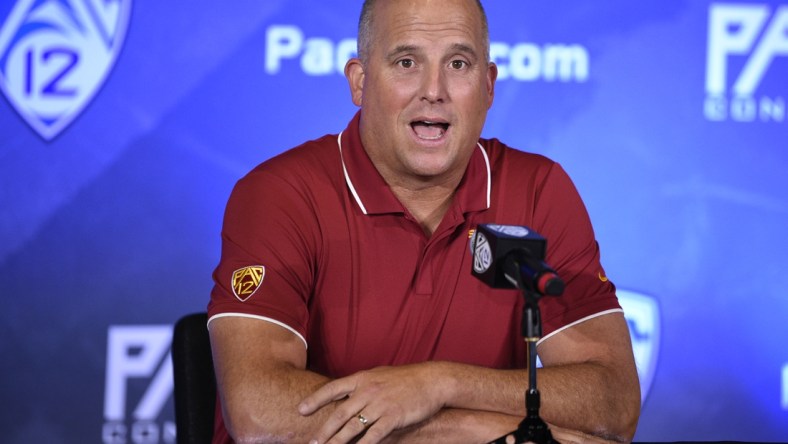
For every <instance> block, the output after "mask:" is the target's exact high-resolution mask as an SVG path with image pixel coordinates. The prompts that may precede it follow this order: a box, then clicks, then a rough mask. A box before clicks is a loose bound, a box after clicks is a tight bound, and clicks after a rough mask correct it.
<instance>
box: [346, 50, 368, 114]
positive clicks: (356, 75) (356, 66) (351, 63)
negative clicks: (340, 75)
mask: <svg viewBox="0 0 788 444" xmlns="http://www.w3.org/2000/svg"><path fill="white" fill-rule="evenodd" d="M345 77H346V78H347V82H348V85H350V96H351V97H352V98H353V103H354V104H355V105H356V106H361V99H362V98H363V97H364V64H363V63H361V60H359V59H358V58H352V59H350V60H348V61H347V63H346V64H345Z"/></svg>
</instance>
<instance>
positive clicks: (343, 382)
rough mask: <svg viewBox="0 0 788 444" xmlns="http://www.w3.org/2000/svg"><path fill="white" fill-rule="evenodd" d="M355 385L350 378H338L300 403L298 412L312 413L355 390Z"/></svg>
mask: <svg viewBox="0 0 788 444" xmlns="http://www.w3.org/2000/svg"><path fill="white" fill-rule="evenodd" d="M354 387H355V385H354V384H353V383H352V382H350V381H349V380H348V378H342V379H336V380H334V381H331V382H329V383H328V384H326V385H324V386H323V387H320V388H319V389H317V390H315V392H314V393H312V394H311V395H309V396H307V397H306V398H304V399H303V400H302V401H301V403H300V404H298V413H300V414H302V415H311V414H312V413H314V412H316V411H317V410H318V409H320V408H321V407H323V406H325V405H326V404H328V403H330V402H333V401H339V400H340V399H343V398H345V397H347V396H348V395H349V394H350V393H352V392H353V389H354Z"/></svg>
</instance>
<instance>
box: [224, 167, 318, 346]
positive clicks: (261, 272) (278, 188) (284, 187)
mask: <svg viewBox="0 0 788 444" xmlns="http://www.w3.org/2000/svg"><path fill="white" fill-rule="evenodd" d="M263 165H265V164H263ZM298 184H299V182H298V180H297V179H294V178H291V177H288V178H284V177H280V176H278V175H276V174H274V173H272V172H270V171H268V170H266V168H264V167H258V168H257V169H255V170H253V171H252V172H251V173H249V174H248V175H247V176H246V177H244V178H243V179H241V180H240V181H239V182H238V183H237V184H236V186H235V188H234V189H233V191H232V193H231V195H230V198H229V200H228V203H227V208H226V211H225V216H224V224H223V227H222V250H221V259H220V262H219V265H218V266H217V267H216V270H215V271H214V274H213V280H214V287H213V290H212V292H211V299H210V302H209V304H208V318H209V321H208V322H209V325H210V322H211V321H212V320H213V319H215V318H216V317H219V316H246V317H253V318H259V319H262V320H266V321H269V322H274V323H276V324H279V325H281V326H283V327H285V328H287V329H289V330H291V331H293V332H294V333H296V334H297V335H299V336H300V337H301V339H302V340H304V338H306V328H307V327H306V326H307V322H308V309H307V306H308V300H309V297H310V294H311V287H312V286H311V282H313V281H314V275H315V265H314V258H315V253H314V252H315V245H317V239H316V233H317V232H318V230H317V229H316V226H315V225H316V224H315V216H314V211H312V210H311V208H310V205H309V199H308V198H305V196H304V192H303V189H301V188H300V187H299V185H298ZM304 343H306V341H305V340H304Z"/></svg>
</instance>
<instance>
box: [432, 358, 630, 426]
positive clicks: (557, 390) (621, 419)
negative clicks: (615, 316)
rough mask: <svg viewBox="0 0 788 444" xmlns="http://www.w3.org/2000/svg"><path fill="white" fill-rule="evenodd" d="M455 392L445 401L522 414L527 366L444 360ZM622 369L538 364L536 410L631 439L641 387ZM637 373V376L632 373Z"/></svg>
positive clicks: (555, 420) (567, 422) (559, 420)
mask: <svg viewBox="0 0 788 444" xmlns="http://www.w3.org/2000/svg"><path fill="white" fill-rule="evenodd" d="M444 365H448V366H450V367H451V369H449V368H447V369H446V370H445V373H446V374H448V375H452V376H451V378H452V379H453V382H452V385H453V387H455V397H454V399H452V400H451V401H450V403H449V404H448V405H450V406H452V407H460V408H467V409H473V410H486V411H494V412H499V413H503V414H507V415H513V416H517V417H520V418H522V417H524V416H525V391H526V389H527V387H528V371H527V370H492V369H486V368H481V367H474V366H466V365H463V364H453V363H445V364H444ZM620 372H622V370H617V369H613V370H610V369H609V368H607V367H605V366H602V365H598V364H595V363H582V364H567V365H559V366H554V367H548V368H542V369H539V370H538V389H539V391H540V393H541V409H540V416H541V417H542V418H544V420H545V421H548V422H550V423H553V424H557V425H559V426H562V427H566V428H569V429H572V430H578V431H581V432H585V433H589V434H592V435H595V436H599V437H602V438H604V439H608V440H617V441H626V440H629V439H631V435H632V434H633V433H634V427H635V425H636V421H637V417H638V413H639V407H640V397H639V396H640V393H639V391H638V390H631V388H630V387H628V385H631V379H632V378H631V377H627V376H621V375H620ZM635 377H636V376H635Z"/></svg>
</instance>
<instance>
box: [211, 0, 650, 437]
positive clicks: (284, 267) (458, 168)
mask: <svg viewBox="0 0 788 444" xmlns="http://www.w3.org/2000/svg"><path fill="white" fill-rule="evenodd" d="M488 48H489V40H488V33H487V24H486V18H485V17H484V12H483V10H482V8H481V5H480V4H479V3H478V2H477V1H474V0H432V1H426V0H378V1H367V2H365V4H364V6H363V8H362V16H361V20H360V24H359V57H358V58H357V59H352V60H350V61H349V62H348V64H347V65H346V67H345V74H346V76H347V78H348V82H349V84H350V88H351V92H352V97H353V102H354V103H355V104H356V105H359V106H360V108H361V109H360V111H359V113H358V114H357V115H356V116H355V117H354V118H353V119H352V121H351V122H350V124H349V125H348V127H347V128H346V129H345V130H344V131H342V132H341V133H340V134H338V135H330V136H325V137H323V138H321V139H318V140H315V141H311V142H308V143H306V144H304V145H301V146H299V147H297V148H294V149H292V150H290V151H288V152H286V153H284V154H282V155H279V156H277V157H275V158H273V159H270V160H269V161H267V162H265V163H263V164H261V165H260V166H258V167H257V168H255V169H254V170H253V171H252V172H250V173H249V174H248V175H247V176H246V177H244V178H243V179H242V180H240V181H239V182H238V184H237V185H236V188H235V189H234V190H233V194H232V196H231V198H230V201H229V202H228V206H227V212H226V216H225V223H224V228H223V231H222V240H223V244H222V258H221V262H220V264H219V266H218V267H217V269H216V272H215V274H214V279H215V283H216V285H215V287H214V290H213V292H212V295H211V302H210V304H209V309H208V311H209V328H210V333H211V340H212V345H213V350H214V361H215V365H216V372H217V380H218V386H219V393H220V405H221V409H222V410H221V412H219V413H222V414H219V415H218V416H217V427H216V429H217V430H216V434H215V438H214V442H233V441H238V442H317V443H320V444H322V443H326V442H330V443H345V442H356V441H355V440H358V442H360V443H374V442H381V441H385V442H451V443H455V442H469V443H471V442H487V441H490V440H492V439H495V438H496V437H498V436H501V435H503V434H505V433H506V432H508V431H511V430H513V429H515V428H516V427H517V424H518V423H519V421H520V420H521V419H522V417H523V416H524V414H525V411H524V406H523V391H524V389H525V387H527V375H528V371H527V370H526V369H524V367H525V357H526V355H525V346H524V344H523V341H522V338H521V337H520V331H519V326H520V318H521V310H522V297H521V296H520V295H519V293H518V292H517V291H516V290H492V289H490V288H488V287H485V286H484V285H483V284H482V283H481V282H480V281H478V280H476V279H475V278H474V277H472V276H471V273H470V269H471V256H470V253H469V246H468V242H469V237H470V234H471V233H472V230H473V228H474V227H476V226H477V225H478V224H480V223H492V222H494V223H500V224H511V225H525V226H529V227H531V228H532V229H534V230H536V231H537V232H539V233H540V234H542V235H543V236H544V237H546V238H547V239H548V244H547V247H548V249H547V258H546V259H547V262H548V263H549V264H551V265H552V266H553V267H554V268H555V269H556V270H557V271H558V273H559V275H560V276H561V277H562V278H563V279H564V280H565V281H566V283H567V287H566V291H565V292H564V294H563V295H562V296H561V297H560V298H544V299H542V300H541V301H540V306H541V308H542V318H543V323H544V333H545V335H544V338H543V339H542V341H541V342H540V343H539V354H540V357H541V360H542V363H543V365H544V368H543V369H540V370H539V386H540V391H541V392H542V399H543V402H542V409H541V415H542V417H543V418H544V419H545V420H546V421H548V422H549V423H550V424H552V427H553V429H554V436H556V437H557V438H558V439H559V440H562V439H563V440H592V439H596V438H594V436H596V437H599V438H604V439H614V440H623V441H626V440H631V439H632V436H633V434H634V430H635V426H636V423H637V418H638V415H639V405H640V393H639V387H638V381H637V373H636V371H635V367H634V361H633V358H632V349H631V345H630V343H629V334H628V331H627V327H626V323H625V321H624V318H623V315H622V313H621V309H620V306H619V305H618V302H617V300H616V297H615V288H614V286H613V285H612V283H611V282H609V281H608V280H607V278H606V277H605V273H604V270H603V269H602V266H601V265H600V260H599V250H598V247H597V244H596V241H595V239H594V234H593V231H592V228H591V224H590V221H589V220H588V216H587V213H586V210H585V208H584V206H583V203H582V201H581V200H580V198H579V196H578V194H577V192H576V190H575V189H574V186H573V185H572V183H571V181H570V180H569V178H568V177H567V175H566V174H565V173H564V171H563V170H562V169H561V168H560V166H559V165H557V164H555V163H554V162H552V161H550V160H548V159H546V158H544V157H541V156H537V155H533V154H526V153H523V152H520V151H516V150H513V149H511V148H508V147H506V146H505V145H503V144H502V143H501V142H499V141H497V140H495V139H493V140H484V139H480V135H481V131H482V127H483V125H484V121H485V118H486V112H487V109H488V108H489V107H490V106H491V105H492V101H493V91H494V83H495V78H496V74H497V69H496V67H495V65H494V64H493V63H490V62H489V58H488ZM592 435H594V436H592Z"/></svg>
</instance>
